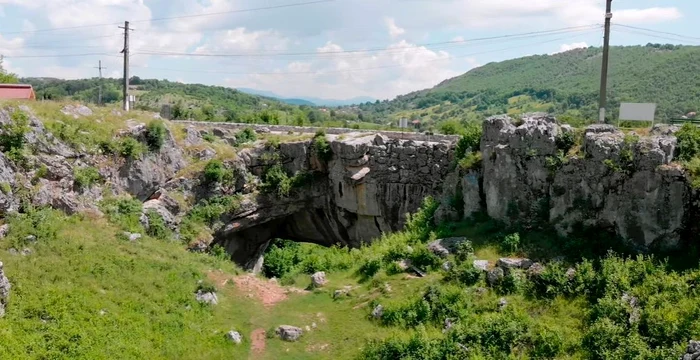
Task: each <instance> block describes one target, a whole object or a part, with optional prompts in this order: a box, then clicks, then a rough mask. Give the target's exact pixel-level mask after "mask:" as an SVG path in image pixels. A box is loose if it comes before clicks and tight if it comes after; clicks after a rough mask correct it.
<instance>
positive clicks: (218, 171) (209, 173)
mask: <svg viewBox="0 0 700 360" xmlns="http://www.w3.org/2000/svg"><path fill="white" fill-rule="evenodd" d="M227 177H228V172H227V171H226V167H225V166H224V163H223V162H222V161H221V160H218V159H213V160H210V161H209V162H208V163H207V165H206V166H204V182H205V183H207V184H216V183H223V182H224V180H225V179H226V178H227Z"/></svg>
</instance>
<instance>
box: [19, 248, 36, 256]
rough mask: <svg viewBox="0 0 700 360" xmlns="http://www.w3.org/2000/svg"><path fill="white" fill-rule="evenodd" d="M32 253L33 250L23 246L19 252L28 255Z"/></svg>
mask: <svg viewBox="0 0 700 360" xmlns="http://www.w3.org/2000/svg"><path fill="white" fill-rule="evenodd" d="M32 253H33V251H32V249H30V248H24V249H22V251H21V252H20V254H22V256H29V255H31V254H32Z"/></svg>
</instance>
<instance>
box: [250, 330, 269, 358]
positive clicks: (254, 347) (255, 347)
mask: <svg viewBox="0 0 700 360" xmlns="http://www.w3.org/2000/svg"><path fill="white" fill-rule="evenodd" d="M250 342H251V345H250V356H248V358H249V359H258V358H259V356H260V355H261V354H262V353H264V352H265V329H255V330H253V333H252V334H250Z"/></svg>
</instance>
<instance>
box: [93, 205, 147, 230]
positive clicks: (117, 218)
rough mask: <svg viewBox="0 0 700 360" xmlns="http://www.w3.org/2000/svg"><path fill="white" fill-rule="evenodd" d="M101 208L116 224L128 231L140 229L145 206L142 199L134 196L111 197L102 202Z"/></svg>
mask: <svg viewBox="0 0 700 360" xmlns="http://www.w3.org/2000/svg"><path fill="white" fill-rule="evenodd" d="M100 208H101V209H102V212H104V213H105V214H106V215H107V216H108V217H109V219H110V221H112V222H113V223H115V224H118V225H120V226H121V227H123V228H125V229H126V230H128V231H132V232H134V231H140V230H141V229H142V227H141V222H140V219H141V212H142V209H143V206H142V204H141V202H140V201H138V200H137V199H132V198H109V199H105V200H102V201H101V202H100Z"/></svg>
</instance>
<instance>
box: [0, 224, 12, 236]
mask: <svg viewBox="0 0 700 360" xmlns="http://www.w3.org/2000/svg"><path fill="white" fill-rule="evenodd" d="M9 233H10V224H3V225H1V226H0V239H4V238H5V237H7V234H9Z"/></svg>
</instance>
